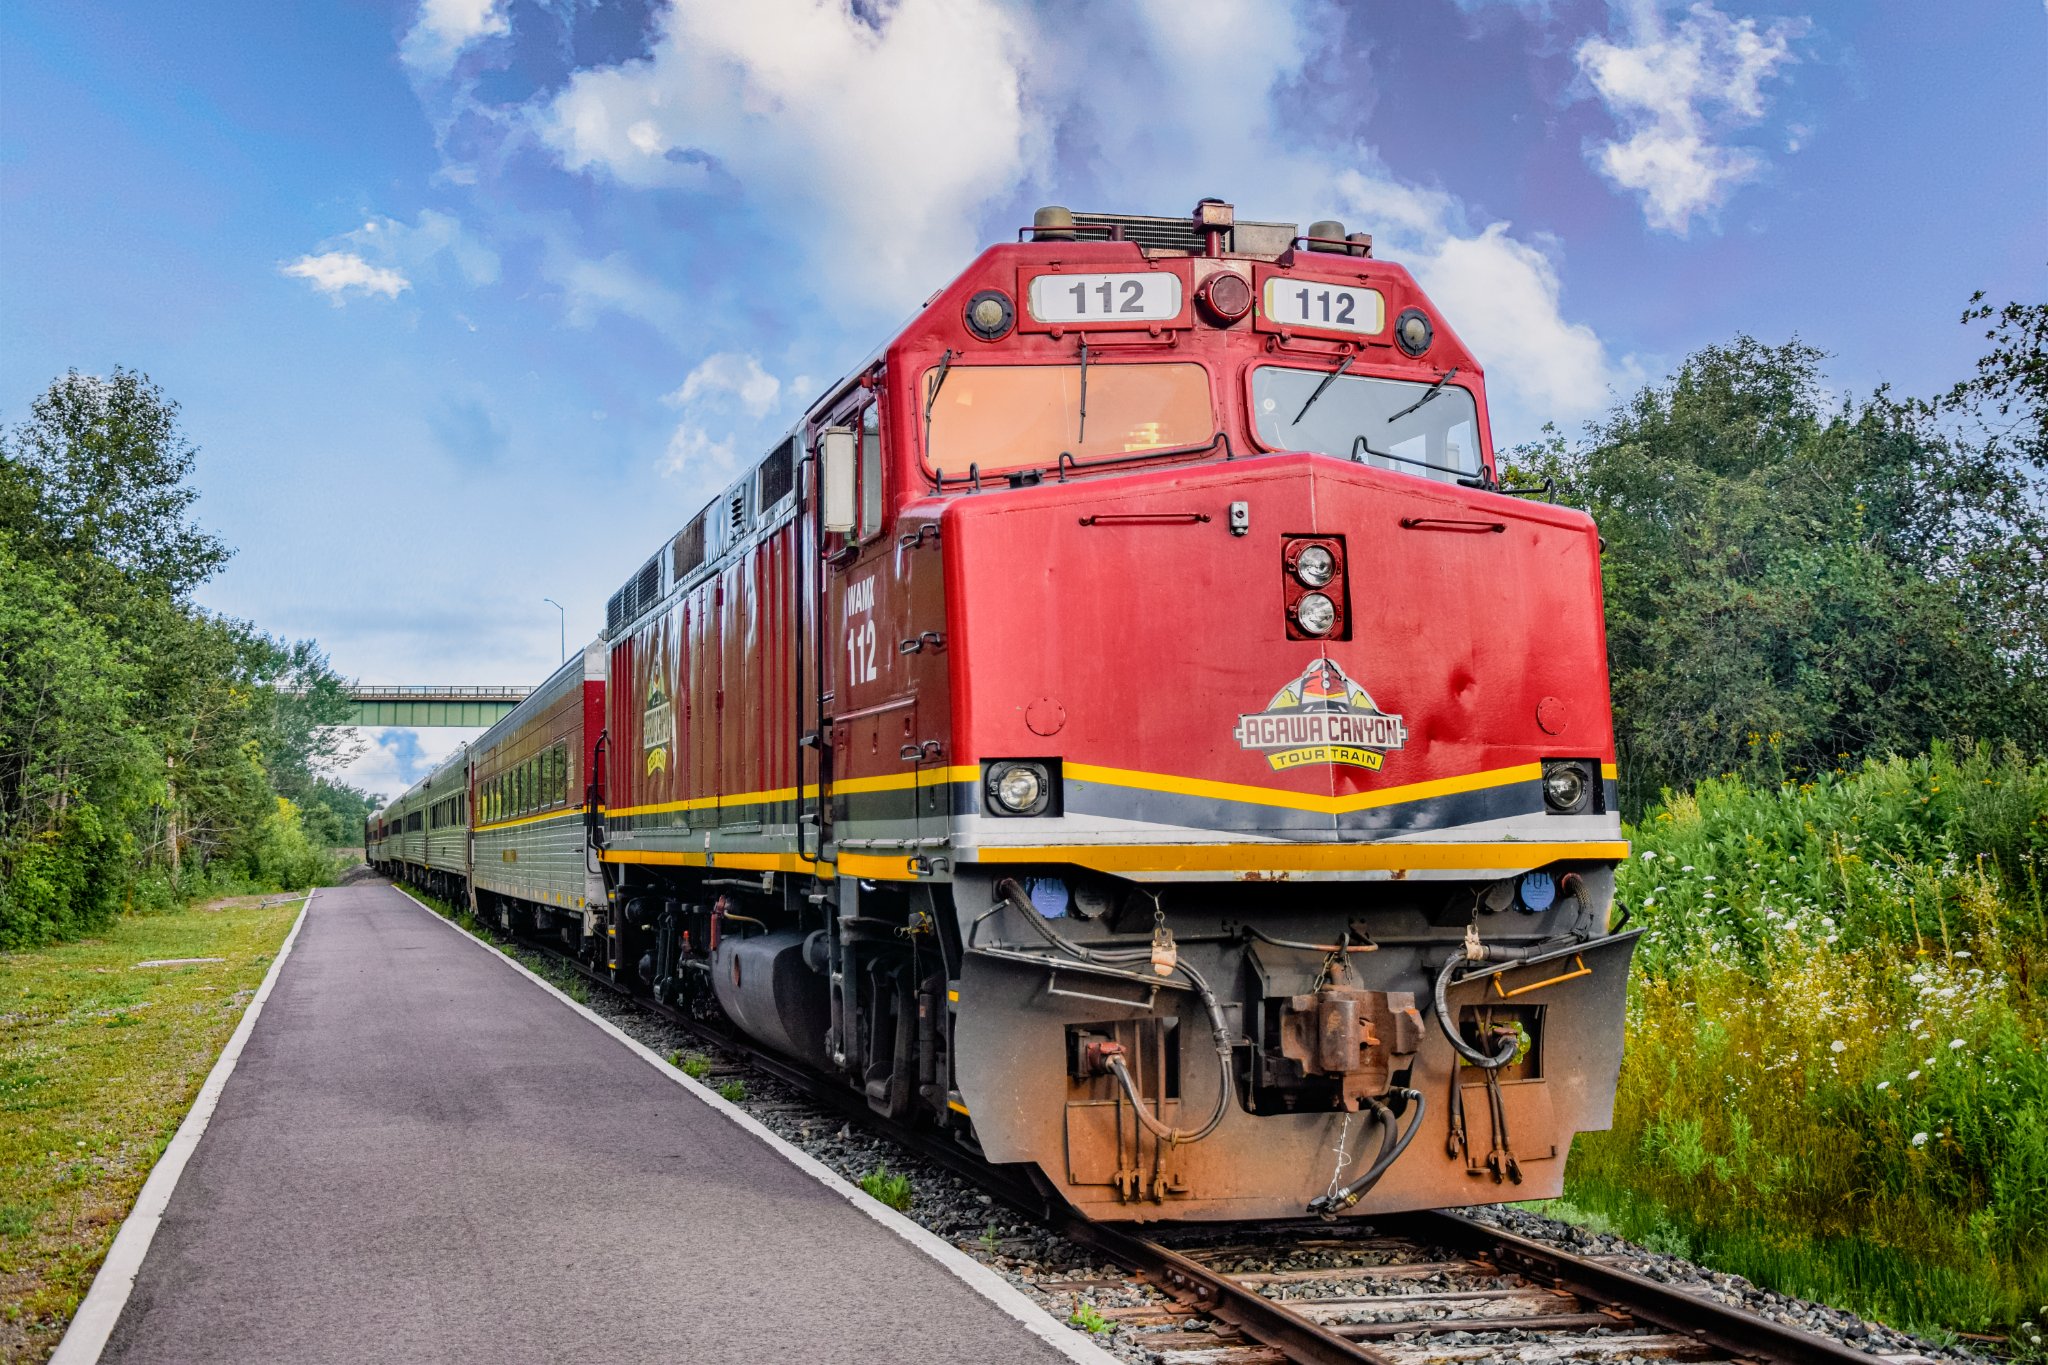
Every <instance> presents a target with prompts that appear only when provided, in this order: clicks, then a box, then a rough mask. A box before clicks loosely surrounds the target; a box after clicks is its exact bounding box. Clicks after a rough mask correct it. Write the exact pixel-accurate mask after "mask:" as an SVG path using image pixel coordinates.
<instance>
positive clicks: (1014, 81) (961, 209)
mask: <svg viewBox="0 0 2048 1365" xmlns="http://www.w3.org/2000/svg"><path fill="white" fill-rule="evenodd" d="M879 8H880V15H879V17H878V18H876V19H874V21H873V22H869V21H867V20H866V19H864V18H862V17H861V16H860V15H859V14H856V13H854V12H853V11H852V9H851V7H849V6H848V5H846V4H844V3H842V0H750V3H747V4H733V3H730V0H676V3H675V4H674V5H672V6H671V7H670V8H668V9H667V10H666V11H664V12H663V14H662V16H661V18H660V20H659V29H658V33H657V35H656V37H655V39H654V42H653V46H652V50H651V52H650V55H649V56H647V57H645V58H640V59H636V60H633V61H629V62H626V63H624V64H622V65H619V66H613V67H606V68H603V69H599V70H590V71H582V72H578V73H577V74H576V75H575V76H574V77H573V78H571V80H570V82H569V84H568V86H567V88H565V89H564V90H563V91H562V92H561V94H560V95H559V96H557V97H556V98H555V99H554V101H553V102H552V103H551V104H549V105H548V106H547V107H546V108H545V109H543V110H542V111H541V112H540V113H539V115H538V126H539V131H540V135H541V137H542V139H543V141H544V142H546V144H547V145H548V146H550V147H551V148H553V149H554V151H555V153H556V154H557V156H559V157H560V159H561V161H562V163H563V164H564V165H565V166H567V167H568V168H569V169H571V170H578V171H589V172H592V173H602V174H604V175H606V176H609V177H611V178H612V179H615V180H617V181H618V182H620V183H621V184H624V185H628V186H633V187H640V188H650V187H666V188H682V189H693V190H697V189H708V188H712V187H714V186H715V187H719V188H720V189H722V190H724V189H729V188H731V187H737V190H738V192H739V193H740V194H741V195H742V196H744V197H745V199H746V200H747V201H748V202H749V203H750V205H751V206H752V207H754V208H755V209H757V210H759V211H761V212H762V213H763V214H765V215H766V216H767V217H768V218H770V219H771V220H780V221H782V222H784V223H787V224H788V225H790V234H791V237H792V238H793V239H794V240H798V241H803V242H807V243H810V244H812V247H813V249H814V250H816V251H817V252H818V253H819V255H820V256H821V258H827V259H830V260H833V261H839V262H843V261H848V260H851V261H857V262H858V263H859V269H858V270H853V271H840V272H836V273H838V275H839V278H840V280H841V282H842V283H843V284H844V285H845V286H846V287H848V288H851V289H853V290H856V291H858V294H859V297H860V298H861V299H862V300H863V301H865V302H871V303H882V304H886V305H890V306H896V305H900V304H901V303H902V302H903V301H904V300H906V299H908V298H911V297H914V296H918V294H919V291H922V290H928V289H929V288H930V287H931V286H932V285H933V284H934V283H936V282H937V281H938V279H939V278H940V277H941V276H942V274H943V272H944V271H945V270H946V269H948V268H950V266H951V264H952V263H953V262H957V261H961V260H964V259H965V258H966V257H967V256H969V255H970V254H972V252H973V251H974V249H975V248H976V247H977V246H978V245H979V244H980V242H979V236H980V233H979V231H978V227H979V224H978V215H979V212H980V210H981V209H982V207H983V206H984V205H985V204H987V203H988V202H989V201H990V200H991V199H992V198H995V197H996V196H999V195H1001V194H1003V193H1005V192H1006V191H1008V190H1010V189H1012V188H1013V187H1014V186H1015V185H1016V184H1017V183H1018V182H1019V180H1020V179H1021V178H1022V177H1023V176H1024V175H1025V173H1026V172H1027V171H1028V170H1030V169H1033V168H1035V167H1036V165H1037V164H1038V161H1039V157H1040V148H1039V146H1038V145H1037V143H1036V141H1035V140H1034V137H1033V134H1032V131H1031V126H1030V123H1029V121H1028V120H1027V118H1026V117H1025V112H1024V109H1023V96H1022V85H1023V72H1022V63H1023V61H1024V55H1025V44H1024V42H1023V39H1022V35H1021V33H1020V28H1019V24H1018V23H1017V22H1016V21H1014V20H1013V19H1012V18H1011V17H1010V16H1009V15H1008V14H1007V13H1006V12H1005V10H1004V9H1003V8H1002V7H1000V6H999V5H997V4H996V3H993V0H900V2H899V3H897V4H894V5H891V6H887V7H879Z"/></svg>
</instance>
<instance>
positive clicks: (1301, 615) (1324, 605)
mask: <svg viewBox="0 0 2048 1365" xmlns="http://www.w3.org/2000/svg"><path fill="white" fill-rule="evenodd" d="M1294 623H1295V624H1296V625H1298V626H1300V627H1301V628H1302V629H1303V630H1305V631H1307V632H1308V633H1309V634H1310V635H1328V634H1329V633H1330V627H1331V626H1334V625H1336V624H1337V606H1336V604H1335V603H1333V602H1332V601H1330V599H1329V598H1327V597H1325V596H1323V595H1322V594H1321V593H1319V592H1312V593H1310V594H1308V595H1307V596H1306V597H1304V598H1302V599H1301V600H1300V601H1299V602H1297V603H1295V604H1294Z"/></svg>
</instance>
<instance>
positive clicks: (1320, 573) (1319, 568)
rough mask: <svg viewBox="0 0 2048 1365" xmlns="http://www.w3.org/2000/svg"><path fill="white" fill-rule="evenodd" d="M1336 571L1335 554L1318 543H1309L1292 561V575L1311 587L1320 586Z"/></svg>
mask: <svg viewBox="0 0 2048 1365" xmlns="http://www.w3.org/2000/svg"><path fill="white" fill-rule="evenodd" d="M1336 572H1337V556H1335V555H1333V554H1331V553H1330V552H1329V551H1328V550H1326V549H1324V548H1323V547H1322V546H1320V545H1311V546H1309V547H1308V548H1307V549H1306V550H1303V551H1302V552H1301V554H1300V555H1298V556H1297V557H1296V558H1295V561H1294V576H1295V577H1296V578H1299V579H1300V580H1301V581H1302V582H1303V583H1304V584H1305V585H1307V586H1308V587H1311V588H1320V587H1322V586H1323V584H1325V583H1327V582H1329V581H1330V578H1331V576H1332V575H1334V574H1335V573H1336Z"/></svg>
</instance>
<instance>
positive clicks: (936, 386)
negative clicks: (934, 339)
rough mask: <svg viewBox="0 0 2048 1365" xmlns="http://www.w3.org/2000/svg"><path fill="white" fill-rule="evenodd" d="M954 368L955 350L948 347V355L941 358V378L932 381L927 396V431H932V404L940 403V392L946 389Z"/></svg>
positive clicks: (925, 418)
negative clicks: (947, 380)
mask: <svg viewBox="0 0 2048 1365" xmlns="http://www.w3.org/2000/svg"><path fill="white" fill-rule="evenodd" d="M952 368H953V348H952V347H951V346H948V347H947V348H946V353H945V354H944V355H942V356H940V357H939V377H938V378H937V379H934V380H933V381H932V391H931V392H930V393H929V394H926V395H925V400H924V424H925V428H926V430H930V428H931V424H932V404H934V403H936V402H938V401H939V390H940V389H943V388H944V387H946V375H947V373H948V372H949V371H950V370H951V369H952Z"/></svg>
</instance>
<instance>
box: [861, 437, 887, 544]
mask: <svg viewBox="0 0 2048 1365" xmlns="http://www.w3.org/2000/svg"><path fill="white" fill-rule="evenodd" d="M881 411H882V406H881V404H879V403H870V404H868V405H867V406H866V407H865V408H863V409H861V414H860V538H861V539H862V540H867V539H869V538H870V537H872V536H873V535H875V534H876V533H877V532H879V531H880V530H881V529H882V425H881V416H880V414H881Z"/></svg>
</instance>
